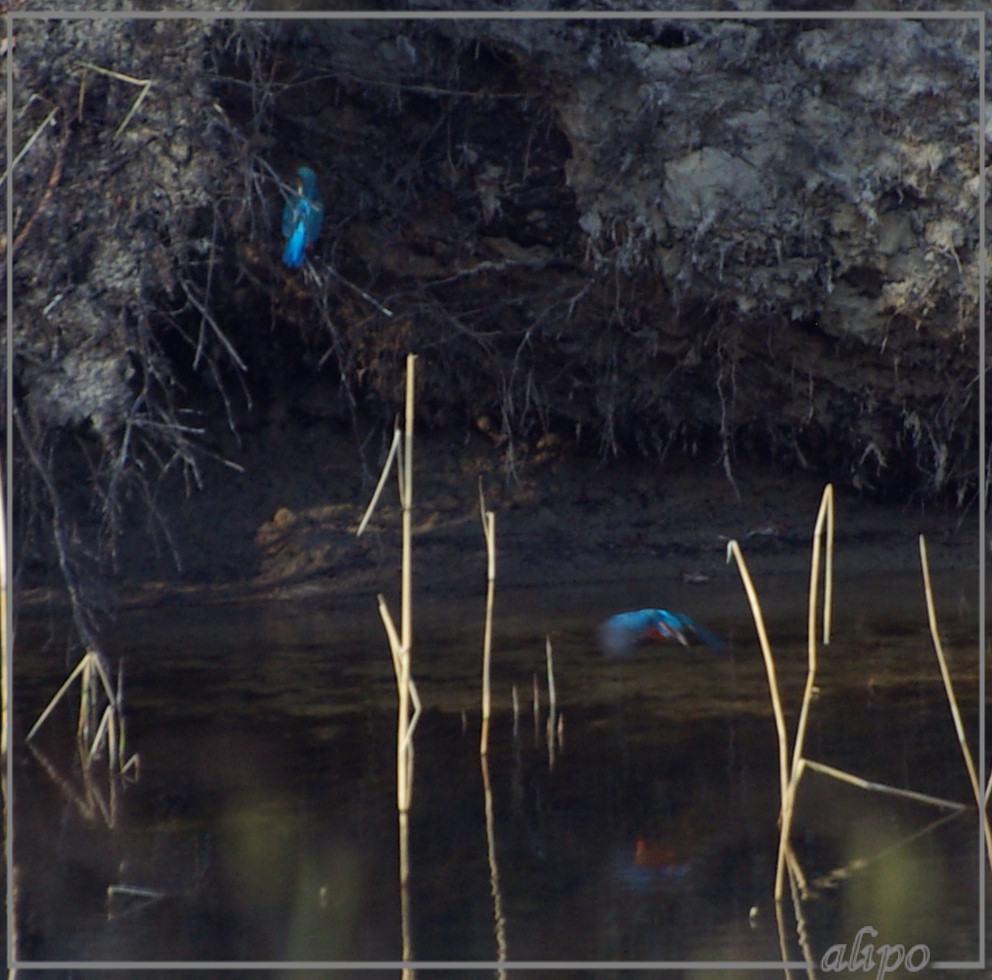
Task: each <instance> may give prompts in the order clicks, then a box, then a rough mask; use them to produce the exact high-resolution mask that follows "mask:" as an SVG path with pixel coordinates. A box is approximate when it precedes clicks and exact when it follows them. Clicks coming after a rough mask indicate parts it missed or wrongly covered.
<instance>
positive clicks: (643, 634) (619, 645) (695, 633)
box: [599, 609, 727, 657]
mask: <svg viewBox="0 0 992 980" xmlns="http://www.w3.org/2000/svg"><path fill="white" fill-rule="evenodd" d="M641 640H656V641H657V642H659V643H681V644H682V646H688V645H689V643H690V641H691V640H695V641H698V642H700V643H705V644H706V646H708V647H709V648H710V649H711V650H722V649H723V648H724V647H725V646H726V645H727V644H726V643H724V641H723V640H721V639H720V637H718V636H716V635H715V634H713V633H711V632H710V631H709V630H708V629H705V628H704V627H702V626H700V625H699V623H697V622H695V621H693V620H691V619H690V618H689V617H688V616H686V615H684V614H683V613H676V612H669V611H668V610H667V609H640V610H638V611H637V612H625V613H617V615H616V616H611V617H610V618H609V619H608V620H606V622H605V623H603V625H602V626H600V628H599V645H600V646H601V647H602V649H603V652H604V653H605V654H606V655H607V656H608V657H626V656H629V655H630V654H631V653H632V652H633V649H634V646H635V645H636V644H637V643H639V642H640V641H641Z"/></svg>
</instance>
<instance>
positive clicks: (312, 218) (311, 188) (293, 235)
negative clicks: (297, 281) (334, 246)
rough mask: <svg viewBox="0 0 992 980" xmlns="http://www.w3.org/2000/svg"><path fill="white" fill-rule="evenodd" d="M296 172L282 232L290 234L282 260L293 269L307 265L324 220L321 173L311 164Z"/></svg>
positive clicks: (283, 213) (285, 211)
mask: <svg viewBox="0 0 992 980" xmlns="http://www.w3.org/2000/svg"><path fill="white" fill-rule="evenodd" d="M296 175H297V178H298V179H297V182H296V192H295V193H294V194H293V196H292V197H290V199H289V200H288V201H287V202H286V207H284V208H283V211H282V233H283V236H284V237H285V238H286V248H285V250H284V251H283V253H282V260H283V262H284V263H285V264H286V265H287V266H289V268H290V269H298V268H299V267H300V266H301V265H303V257H304V256H305V255H306V250H307V248H308V247H309V246H311V245H312V244H313V243H314V242H315V241H316V240H317V236H318V235H319V234H320V226H321V224H322V223H323V221H324V203H323V201H321V199H320V193H319V191H318V190H317V175H316V174H315V173H314V172H313V171H312V170H311V169H310V168H309V167H300V168H299V170H297V171H296Z"/></svg>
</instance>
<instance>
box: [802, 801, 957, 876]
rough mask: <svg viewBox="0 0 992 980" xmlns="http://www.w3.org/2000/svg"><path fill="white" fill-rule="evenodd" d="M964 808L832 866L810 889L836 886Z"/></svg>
mask: <svg viewBox="0 0 992 980" xmlns="http://www.w3.org/2000/svg"><path fill="white" fill-rule="evenodd" d="M966 809H967V807H961V809H959V810H952V811H951V812H950V813H945V814H943V815H942V816H940V817H938V818H937V819H936V820H932V821H931V822H930V823H928V824H927V825H926V826H925V827H921V828H920V829H919V830H915V831H913V833H911V834H909V835H907V836H906V837H903V838H902V839H900V840H898V841H896V842H895V843H894V844H890V845H889V846H888V847H885V848H883V849H882V850H881V851H879V852H878V853H876V854H872V856H871V857H868V858H855V859H854V860H852V861H849V862H848V863H847V864H845V865H843V866H842V867H840V868H834V869H833V870H832V871H828V872H827V873H826V874H823V875H819V876H818V877H817V878H816V879H815V880H814V881H812V882H811V883H810V891H811V892H822V891H823V890H824V889H827V888H836V887H837V886H838V885H839V884H840V883H841V882H842V881H846V880H847V879H849V878H850V877H851V876H852V875H854V874H855V873H857V872H860V871H864V870H865V869H866V868H870V867H871V866H872V865H873V864H878V862H879V861H882V860H884V859H885V858H887V857H888V856H889V855H890V854H893V853H895V852H896V851H898V850H899V848H901V847H905V846H906V845H907V844H912V842H913V841H914V840H918V839H919V838H920V837H925V836H926V835H927V834H930V833H932V832H933V831H935V830H936V829H937V828H938V827H942V826H943V825H944V824H945V823H947V822H948V821H950V820H954V819H956V818H957V817H958V815H959V814H960V813H962V812H963V811H964V810H966Z"/></svg>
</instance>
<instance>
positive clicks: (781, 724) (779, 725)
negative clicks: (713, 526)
mask: <svg viewBox="0 0 992 980" xmlns="http://www.w3.org/2000/svg"><path fill="white" fill-rule="evenodd" d="M731 558H734V559H735V560H736V561H737V570H738V572H740V576H741V581H742V582H743V583H744V591H745V592H746V593H747V599H748V602H749V603H750V606H751V616H752V617H753V619H754V626H755V629H756V630H757V632H758V642H759V643H760V644H761V655H762V657H763V658H764V661H765V672H766V673H767V674H768V691H769V694H770V695H771V700H772V713H773V714H774V716H775V731H776V732H777V734H778V768H779V784H780V792H781V804H782V807H783V808H784V806H785V800H786V794H787V792H788V788H789V769H788V766H789V736H788V734H787V733H786V730H785V717H784V716H783V714H782V699H781V698H780V697H779V691H778V676H777V674H776V671H775V658H774V656H773V655H772V648H771V645H770V644H769V642H768V633H767V631H766V630H765V618H764V615H763V614H762V612H761V602H760V601H759V599H758V593H757V591H756V590H755V588H754V582H753V581H752V580H751V573H750V572H749V571H748V568H747V562H746V561H745V560H744V555H743V553H742V552H741V548H740V545H739V544H738V543H737V542H736V541H728V542H727V561H728V562H729V561H730V559H731ZM781 897H782V896H781V890H780V888H779V887H776V894H775V898H776V900H777V899H779V898H781Z"/></svg>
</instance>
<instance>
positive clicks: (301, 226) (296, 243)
mask: <svg viewBox="0 0 992 980" xmlns="http://www.w3.org/2000/svg"><path fill="white" fill-rule="evenodd" d="M306 249H307V226H306V223H305V222H303V221H298V222H297V223H296V227H295V228H294V229H293V234H292V235H290V236H289V241H288V242H286V248H285V250H284V251H283V253H282V260H283V262H284V263H285V264H286V265H287V266H289V268H290V269H298V268H299V267H300V266H301V265H303V256H304V254H305V253H306Z"/></svg>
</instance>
